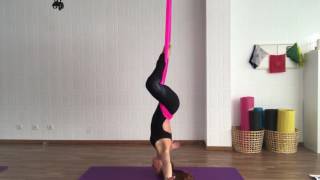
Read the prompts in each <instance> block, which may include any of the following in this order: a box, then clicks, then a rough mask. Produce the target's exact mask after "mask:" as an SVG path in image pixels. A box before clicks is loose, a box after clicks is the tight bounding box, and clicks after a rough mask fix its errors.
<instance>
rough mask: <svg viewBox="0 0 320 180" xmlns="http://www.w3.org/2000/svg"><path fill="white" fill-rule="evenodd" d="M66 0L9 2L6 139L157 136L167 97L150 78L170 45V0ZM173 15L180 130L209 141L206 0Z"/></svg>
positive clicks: (2, 85)
mask: <svg viewBox="0 0 320 180" xmlns="http://www.w3.org/2000/svg"><path fill="white" fill-rule="evenodd" d="M64 2H65V9H64V10H63V11H61V12H59V11H57V10H53V9H52V8H51V3H52V1H51V0H29V1H20V0H3V1H0V24H1V29H0V138H1V139H95V140H147V139H149V133H150V132H149V127H150V121H151V117H152V114H153V112H154V109H155V107H156V105H157V102H156V101H155V100H154V99H153V98H152V97H151V95H150V94H149V93H148V92H147V90H146V89H145V80H146V78H147V76H148V75H149V74H150V73H151V72H152V70H153V68H154V65H155V62H156V60H157V58H158V55H159V53H160V51H161V49H162V46H163V39H164V37H163V36H164V12H165V1H163V0H134V1H133V0H94V1H87V0H68V1H64ZM173 15H174V19H173V34H172V40H173V43H172V44H173V50H172V60H171V62H170V66H169V72H168V80H167V84H168V85H169V86H171V87H172V89H174V90H175V91H176V92H177V94H178V95H179V97H180V100H181V107H180V109H179V111H178V112H177V114H176V116H175V119H174V120H173V121H172V123H173V124H172V125H173V131H174V133H173V136H174V138H175V139H188V140H189V139H191V140H198V139H204V136H205V134H204V132H203V129H205V1H204V0H196V1H195V0H175V1H174V14H173ZM17 125H22V129H21V130H18V129H19V128H17ZM33 125H38V126H39V128H40V129H39V130H32V126H33ZM48 125H53V127H54V129H53V130H48V128H47V126H48Z"/></svg>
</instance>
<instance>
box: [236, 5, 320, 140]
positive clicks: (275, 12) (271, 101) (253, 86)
mask: <svg viewBox="0 0 320 180" xmlns="http://www.w3.org/2000/svg"><path fill="white" fill-rule="evenodd" d="M319 9H320V1H318V0H308V1H301V0H281V1H279V0H269V1H259V2H257V1H255V0H241V1H239V0H232V1H231V87H232V91H231V94H232V104H233V105H232V106H233V108H232V119H233V124H239V121H240V120H239V98H240V97H241V96H247V95H251V96H254V97H255V105H256V106H262V107H264V108H281V107H287V108H293V109H296V110H297V114H296V125H297V128H298V129H300V130H302V110H303V107H302V104H303V103H302V102H303V82H302V80H303V71H302V69H298V70H297V69H296V70H288V71H287V72H286V73H282V74H268V73H267V72H266V71H257V70H253V69H252V68H251V66H250V65H249V63H248V59H249V57H250V55H251V51H252V48H253V45H254V44H256V43H258V44H259V43H294V42H304V41H305V39H307V38H309V37H310V36H312V35H313V34H317V33H319V32H320V23H319V17H320V11H319ZM300 140H302V137H301V139H300Z"/></svg>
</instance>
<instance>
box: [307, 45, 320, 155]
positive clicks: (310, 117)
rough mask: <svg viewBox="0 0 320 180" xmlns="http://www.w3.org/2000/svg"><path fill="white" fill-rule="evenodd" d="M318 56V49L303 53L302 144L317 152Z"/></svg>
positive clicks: (319, 138) (319, 130)
mask: <svg viewBox="0 0 320 180" xmlns="http://www.w3.org/2000/svg"><path fill="white" fill-rule="evenodd" d="M319 57H320V51H316V50H314V51H311V52H309V53H306V54H305V66H304V90H303V91H304V103H303V116H304V117H303V121H304V122H303V133H304V134H303V141H304V146H305V147H306V148H308V149H310V150H312V151H314V152H317V153H320V118H319V112H320V111H319V107H320V106H319V105H320V104H319V103H320V101H319V95H320V94H319V92H320V91H319V80H320V79H319V75H320V72H319V65H320V64H319Z"/></svg>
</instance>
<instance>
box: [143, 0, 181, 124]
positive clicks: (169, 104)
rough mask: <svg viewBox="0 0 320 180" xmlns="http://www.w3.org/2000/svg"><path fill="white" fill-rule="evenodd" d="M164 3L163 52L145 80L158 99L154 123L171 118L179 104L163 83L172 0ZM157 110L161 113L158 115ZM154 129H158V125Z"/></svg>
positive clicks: (174, 94) (167, 53) (172, 92)
mask: <svg viewBox="0 0 320 180" xmlns="http://www.w3.org/2000/svg"><path fill="white" fill-rule="evenodd" d="M166 3H167V5H166V24H165V41H164V48H163V52H162V53H161V55H160V57H159V59H158V61H157V65H156V68H155V69H154V71H153V72H152V74H151V75H150V76H149V77H148V79H147V82H146V87H147V89H148V91H149V92H150V93H151V95H152V96H153V97H154V98H156V99H157V100H158V101H159V107H157V110H156V112H155V114H154V116H153V117H154V118H153V122H154V123H155V124H157V123H159V122H162V121H164V120H165V119H168V120H170V119H172V117H173V114H174V113H175V112H176V111H177V110H178V108H179V105H180V102H179V97H178V95H177V94H176V93H175V92H174V91H173V90H172V89H171V88H170V87H168V86H166V85H165V80H166V76H167V71H168V64H169V50H170V42H171V18H172V0H166ZM160 111H161V112H160ZM159 112H160V114H161V115H159ZM155 129H158V127H157V128H155Z"/></svg>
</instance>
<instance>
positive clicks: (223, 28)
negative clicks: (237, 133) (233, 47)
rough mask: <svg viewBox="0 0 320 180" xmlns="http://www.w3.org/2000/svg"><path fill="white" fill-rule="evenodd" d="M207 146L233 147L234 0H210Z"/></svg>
mask: <svg viewBox="0 0 320 180" xmlns="http://www.w3.org/2000/svg"><path fill="white" fill-rule="evenodd" d="M206 14H207V18H206V22H207V24H206V25H207V26H206V29H207V30H206V35H207V36H206V38H207V52H206V54H207V60H206V74H207V76H206V78H207V79H206V82H207V84H206V91H207V92H206V94H207V108H206V110H207V112H206V116H207V123H206V135H207V136H206V144H207V146H231V124H232V121H231V99H230V97H231V96H230V95H231V89H230V85H231V84H230V75H231V74H230V0H207V1H206Z"/></svg>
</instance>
